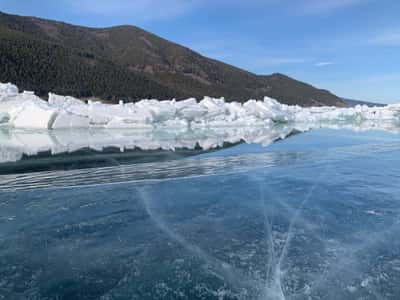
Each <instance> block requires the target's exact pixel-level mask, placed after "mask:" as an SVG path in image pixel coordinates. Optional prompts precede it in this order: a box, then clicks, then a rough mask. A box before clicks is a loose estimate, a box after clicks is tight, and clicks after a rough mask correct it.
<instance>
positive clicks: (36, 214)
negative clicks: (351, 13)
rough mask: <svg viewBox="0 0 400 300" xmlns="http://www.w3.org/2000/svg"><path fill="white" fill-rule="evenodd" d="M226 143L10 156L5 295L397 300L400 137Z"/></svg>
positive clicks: (5, 185) (318, 136) (323, 134)
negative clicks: (77, 156) (44, 162)
mask: <svg viewBox="0 0 400 300" xmlns="http://www.w3.org/2000/svg"><path fill="white" fill-rule="evenodd" d="M281 133H282V134H281ZM295 133H296V132H295ZM225 136H226V135H224V138H222V143H221V141H220V140H221V139H220V140H219V142H218V143H214V145H216V146H215V147H210V148H208V149H206V151H204V149H203V148H201V147H200V148H199V147H196V144H197V146H198V145H199V143H198V140H199V138H196V141H197V142H196V143H195V146H194V147H191V149H192V150H190V151H189V150H186V152H185V153H188V154H190V155H175V156H174V155H173V153H174V152H171V151H170V152H171V153H168V150H167V149H164V150H165V151H167V154H169V155H172V156H169V158H168V159H157V158H155V159H153V160H146V161H141V160H139V161H137V160H133V161H132V160H129V161H128V162H127V163H124V164H121V163H119V162H118V161H117V162H116V163H114V164H109V165H102V164H101V165H100V166H96V165H95V164H94V165H91V166H90V168H79V167H76V166H75V167H73V168H67V169H68V170H61V169H60V168H56V169H55V170H52V169H51V168H50V169H46V170H37V169H34V170H31V171H35V172H32V173H31V172H26V169H25V172H24V173H22V174H21V173H20V172H12V167H13V166H17V164H18V162H19V163H21V161H19V160H14V162H12V161H7V162H4V163H5V164H6V165H0V168H1V167H2V166H3V168H4V169H3V170H7V172H3V174H4V175H1V176H0V191H1V192H0V211H1V212H0V299H399V297H400V285H399V282H400V240H399V239H398V236H399V235H400V217H399V216H400V198H399V195H400V175H399V174H400V173H399V170H400V160H399V157H400V135H398V134H396V133H389V132H383V131H366V132H354V131H351V130H344V129H341V130H332V129H320V130H313V131H309V132H306V133H301V134H293V130H285V131H282V129H280V130H278V131H276V132H275V134H274V135H272V137H271V136H270V137H271V138H270V139H269V143H270V142H272V141H276V142H275V143H273V144H271V145H269V146H268V147H264V146H262V145H260V144H258V143H256V138H255V137H256V135H254V138H253V139H252V140H251V141H250V143H246V139H245V137H244V136H243V135H239V136H238V138H237V139H232V138H231V139H230V140H229V141H227V140H226V139H225ZM285 136H290V137H288V138H286V139H283V140H282V139H281V138H283V137H285ZM230 137H232V136H230ZM169 140H170V139H169ZM174 140H175V141H179V139H178V138H176V137H174ZM261 140H262V139H261ZM247 141H248V142H249V140H247ZM265 141H266V139H265V138H264V145H267V144H269V143H266V142H265ZM178 148H179V147H178ZM107 149H108V148H107ZM182 149H183V148H182ZM196 149H197V150H196ZM210 149H212V151H208V150H210ZM45 151H49V150H48V149H45ZM107 151H109V150H107ZM191 151H194V152H191ZM39 152H40V151H39ZM72 152H73V151H72ZM128 152H129V151H128ZM10 153H11V152H10ZM146 153H148V152H146ZM92 154H93V153H91V155H92ZM25 155H26V154H25ZM35 155H37V153H34V154H33V156H34V157H35ZM42 155H43V154H42ZM98 155H100V154H99V153H98ZM143 155H144V154H143ZM50 156H51V151H50V154H49V155H47V156H46V155H45V157H50ZM66 156H68V155H66ZM89 157H90V155H89ZM59 159H61V160H64V159H65V158H63V157H61V158H59ZM13 164H14V165H13Z"/></svg>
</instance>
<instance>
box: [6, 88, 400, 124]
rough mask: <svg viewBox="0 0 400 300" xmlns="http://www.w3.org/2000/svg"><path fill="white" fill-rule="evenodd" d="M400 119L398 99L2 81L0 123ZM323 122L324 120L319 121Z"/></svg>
mask: <svg viewBox="0 0 400 300" xmlns="http://www.w3.org/2000/svg"><path fill="white" fill-rule="evenodd" d="M365 121H389V122H396V123H398V122H400V104H392V105H387V106H384V107H367V106H360V105H359V106H356V107H351V108H337V107H308V108H304V107H300V106H289V105H285V104H281V103H279V102H278V101H276V100H274V99H271V98H269V97H265V98H264V100H262V101H259V100H258V101H257V100H248V101H247V102H245V103H243V104H242V103H238V102H226V101H225V100H224V99H223V98H221V99H215V98H211V97H204V99H203V100H201V101H199V102H197V101H196V99H193V98H192V99H187V100H183V101H175V100H164V101H159V100H154V99H150V100H149V99H145V100H141V101H139V102H136V103H123V101H120V102H119V104H104V103H101V102H98V101H90V100H89V101H88V102H87V103H86V102H84V101H81V100H79V99H76V98H73V97H70V96H59V95H55V94H52V93H50V94H49V100H48V101H45V100H42V99H41V98H39V97H37V96H36V95H35V94H34V93H32V92H22V93H19V91H18V88H17V87H16V86H14V85H12V84H9V83H8V84H1V83H0V123H1V124H3V125H8V126H11V127H15V128H41V129H60V128H89V127H101V128H136V129H151V128H208V127H213V128H215V127H221V126H223V127H225V126H266V125H271V124H276V123H290V122H296V123H305V124H308V126H311V127H318V126H322V125H323V124H327V123H328V124H329V123H337V122H348V123H349V122H351V123H361V122H365ZM321 124H322V125H321Z"/></svg>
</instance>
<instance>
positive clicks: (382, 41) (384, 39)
mask: <svg viewBox="0 0 400 300" xmlns="http://www.w3.org/2000/svg"><path fill="white" fill-rule="evenodd" d="M368 42H369V44H371V45H377V46H400V29H399V28H396V29H391V30H386V31H383V32H382V33H380V34H376V35H375V36H373V37H372V38H370V39H369V41H368Z"/></svg>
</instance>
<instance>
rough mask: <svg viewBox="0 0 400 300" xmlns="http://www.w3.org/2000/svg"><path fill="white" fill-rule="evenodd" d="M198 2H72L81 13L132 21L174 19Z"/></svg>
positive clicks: (136, 0)
mask: <svg viewBox="0 0 400 300" xmlns="http://www.w3.org/2000/svg"><path fill="white" fill-rule="evenodd" d="M199 3H200V2H199V1H198V0H168V1H165V0H113V1H110V0H71V1H70V5H71V6H72V8H73V9H74V10H75V11H77V12H79V13H88V14H95V15H98V16H105V17H107V16H121V17H126V16H130V17H132V21H133V22H135V21H137V20H156V19H167V18H174V17H177V16H180V15H183V14H185V13H186V12H188V11H191V10H192V9H194V8H195V7H196V6H197V5H198V4H199Z"/></svg>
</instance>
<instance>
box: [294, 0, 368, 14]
mask: <svg viewBox="0 0 400 300" xmlns="http://www.w3.org/2000/svg"><path fill="white" fill-rule="evenodd" d="M368 1H370V0H302V1H300V5H299V6H298V7H297V9H296V10H297V12H298V13H300V14H307V15H308V14H324V13H331V12H333V11H336V10H339V9H344V8H348V7H353V6H356V5H360V4H364V3H366V2H368Z"/></svg>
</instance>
